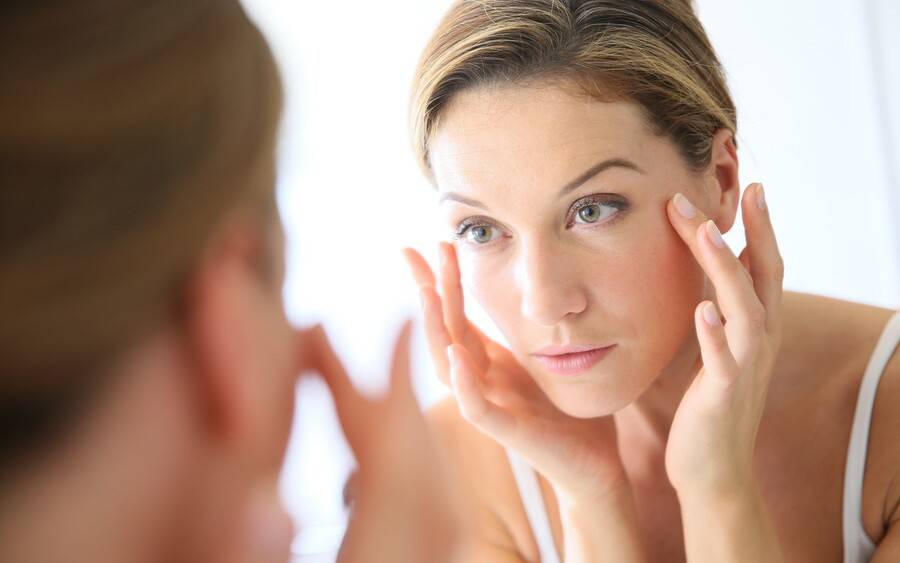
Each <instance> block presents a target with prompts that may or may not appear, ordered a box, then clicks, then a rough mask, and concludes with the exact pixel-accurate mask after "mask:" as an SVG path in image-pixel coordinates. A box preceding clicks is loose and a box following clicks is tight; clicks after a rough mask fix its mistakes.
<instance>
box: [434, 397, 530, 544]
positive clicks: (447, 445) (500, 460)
mask: <svg viewBox="0 0 900 563" xmlns="http://www.w3.org/2000/svg"><path fill="white" fill-rule="evenodd" d="M426 418H427V420H428V424H429V426H430V428H431V430H432V432H433V434H434V436H435V439H436V441H437V443H438V445H439V447H440V449H441V451H442V452H443V453H444V456H445V461H446V464H447V465H448V469H449V471H448V473H449V475H450V476H451V478H452V479H453V480H454V486H457V487H459V492H460V494H459V495H457V496H458V498H460V501H461V506H460V509H461V510H462V511H463V513H464V515H465V517H466V520H467V522H470V523H471V524H472V530H473V533H474V534H475V535H476V536H477V542H478V544H479V545H478V546H477V550H478V553H480V554H481V553H484V552H486V551H489V552H491V553H497V554H498V555H499V554H501V553H507V554H510V553H519V552H521V553H523V554H524V555H526V556H527V555H528V552H529V551H531V549H532V545H531V544H533V539H532V537H531V535H530V528H528V524H527V518H526V516H525V513H524V509H523V508H522V507H521V501H520V500H519V493H518V489H517V487H516V484H515V480H514V477H513V475H512V470H511V469H510V467H509V462H508V461H507V456H506V451H505V450H504V449H503V447H501V446H500V445H499V444H498V443H497V442H495V441H494V440H493V439H491V438H489V437H488V436H485V435H484V434H482V433H481V432H479V431H478V429H476V428H475V427H474V426H472V425H471V424H469V423H468V422H466V420H465V419H464V418H463V417H462V415H461V414H460V412H459V408H458V407H457V404H456V401H455V400H454V398H453V397H448V398H447V399H444V400H443V401H441V402H439V403H437V404H436V405H434V406H433V407H431V408H430V409H428V411H427V413H426ZM533 549H534V550H535V551H536V549H537V547H536V546H533ZM479 559H480V558H479ZM489 559H490V560H491V561H494V560H505V559H502V558H499V559H498V558H495V557H493V556H492V557H490V558H489Z"/></svg>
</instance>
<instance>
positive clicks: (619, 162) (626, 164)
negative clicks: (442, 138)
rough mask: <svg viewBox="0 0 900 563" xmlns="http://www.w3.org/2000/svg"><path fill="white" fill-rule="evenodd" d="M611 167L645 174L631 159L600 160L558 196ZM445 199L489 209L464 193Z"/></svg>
mask: <svg viewBox="0 0 900 563" xmlns="http://www.w3.org/2000/svg"><path fill="white" fill-rule="evenodd" d="M611 168H625V169H626V170H633V171H634V172H637V173H639V174H645V172H644V171H643V169H641V167H640V166H638V165H637V164H635V163H633V162H631V161H630V160H627V159H624V158H608V159H606V160H604V161H601V162H598V163H597V164H595V165H593V166H591V167H590V168H588V169H587V170H586V171H585V172H583V173H582V174H581V175H580V176H578V177H577V178H575V179H574V180H572V181H571V182H568V183H567V184H566V185H564V186H563V187H562V189H560V190H559V195H558V197H563V196H565V195H566V194H568V193H570V192H573V191H575V190H577V189H578V188H580V187H581V186H582V185H584V183H585V182H587V181H588V180H590V179H592V178H594V177H595V176H597V175H599V174H601V173H602V172H605V171H607V170H609V169H611ZM445 201H458V202H459V203H462V204H464V205H468V206H469V207H477V208H479V209H483V210H485V211H487V210H488V207H487V206H486V205H485V204H483V203H481V202H480V201H478V200H477V199H473V198H470V197H467V196H464V195H462V194H458V193H456V192H444V193H442V194H441V195H440V197H439V198H438V203H439V204H441V203H444V202H445Z"/></svg>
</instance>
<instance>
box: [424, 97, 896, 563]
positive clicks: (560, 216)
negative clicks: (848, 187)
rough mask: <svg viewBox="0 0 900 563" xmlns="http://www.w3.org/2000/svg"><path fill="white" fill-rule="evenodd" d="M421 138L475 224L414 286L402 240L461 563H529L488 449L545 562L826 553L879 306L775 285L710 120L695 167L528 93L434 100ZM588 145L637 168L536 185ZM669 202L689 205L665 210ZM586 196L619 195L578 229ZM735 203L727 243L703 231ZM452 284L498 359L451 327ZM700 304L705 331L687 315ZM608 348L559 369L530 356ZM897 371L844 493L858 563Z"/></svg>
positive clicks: (763, 212)
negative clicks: (534, 531) (850, 507)
mask: <svg viewBox="0 0 900 563" xmlns="http://www.w3.org/2000/svg"><path fill="white" fill-rule="evenodd" d="M430 147H431V148H430V162H431V164H432V167H433V172H434V177H435V181H436V184H437V187H438V190H439V193H440V197H441V199H442V204H441V205H442V208H443V209H444V211H445V214H446V219H447V226H448V231H449V232H455V231H457V230H458V225H459V223H460V222H461V221H464V220H466V219H467V218H470V217H479V219H476V220H474V221H471V223H472V224H474V225H476V227H477V226H482V227H487V230H482V231H480V233H478V234H479V235H485V236H478V237H475V238H474V239H473V238H472V236H471V235H470V236H468V237H465V236H464V237H462V238H460V239H457V240H455V241H454V246H455V248H454V247H450V246H444V247H443V248H442V249H441V257H442V265H441V267H440V268H439V269H438V273H437V275H436V276H435V275H434V274H432V273H431V269H430V267H429V266H428V265H427V263H425V262H424V260H422V259H421V256H419V255H418V254H417V253H415V252H414V251H409V252H407V257H408V259H409V260H410V263H411V265H412V269H413V273H414V275H415V277H416V279H417V281H418V283H419V286H420V288H422V289H421V291H422V298H423V299H422V301H423V305H424V310H425V318H426V328H427V331H428V334H429V337H430V344H431V350H432V356H433V357H434V358H435V362H436V365H437V367H438V371H439V373H443V374H444V375H445V376H447V379H448V381H449V382H450V383H451V385H452V388H453V391H454V398H453V399H454V400H451V401H448V402H447V403H445V404H442V405H440V406H438V407H437V408H436V409H435V410H434V411H433V412H432V413H431V419H432V422H433V424H434V426H435V428H436V429H437V431H438V433H439V435H441V436H443V438H444V443H445V446H446V449H447V451H448V452H450V455H451V456H452V459H453V460H454V462H455V463H454V467H455V471H456V474H455V478H456V479H458V480H459V482H461V483H463V485H464V486H465V487H466V488H467V492H468V494H467V496H466V498H467V502H468V506H467V510H468V511H469V512H468V515H469V517H470V521H472V522H473V523H476V524H477V525H475V526H473V530H476V531H474V532H473V533H472V536H471V537H472V539H471V541H470V543H471V545H470V546H469V550H470V555H469V559H466V560H484V561H522V560H534V559H536V558H537V553H536V546H535V544H534V540H533V538H532V537H531V534H530V531H529V528H528V524H527V520H526V519H525V516H524V512H523V510H522V508H521V504H520V501H519V500H518V498H517V497H518V494H517V492H516V489H515V485H514V483H513V482H512V476H511V474H510V472H509V468H508V464H507V462H506V457H505V454H504V452H503V450H502V447H501V446H500V445H501V444H502V445H505V446H508V447H512V448H513V449H515V450H517V451H518V452H519V453H520V454H521V455H523V456H524V457H525V458H526V459H527V460H528V461H529V462H531V464H532V465H533V466H534V467H535V468H536V469H537V470H538V471H539V472H540V473H541V475H542V478H541V479H542V484H543V489H544V495H545V500H546V502H547V505H548V508H549V513H550V517H551V524H552V527H553V528H554V532H555V536H556V543H557V546H558V547H559V549H560V551H561V552H563V553H564V554H565V556H566V557H565V560H567V561H577V560H590V559H591V557H594V558H599V557H601V556H603V557H612V560H617V561H679V560H681V561H683V560H688V561H700V560H704V558H707V557H713V560H716V561H745V560H746V561H749V560H767V561H779V560H785V561H788V560H789V561H840V560H841V557H842V555H841V533H840V531H841V520H840V518H841V494H842V489H841V486H842V477H843V469H844V467H843V463H844V459H845V455H846V444H847V439H848V436H849V428H850V422H851V418H852V413H853V409H854V407H855V397H856V390H857V387H858V384H859V380H860V377H861V376H862V373H863V370H864V368H865V365H866V363H867V361H868V357H869V354H871V350H872V347H873V346H874V343H875V341H876V340H877V338H878V336H879V335H880V332H881V329H882V328H883V327H884V323H885V322H886V321H887V319H888V318H889V316H890V314H891V311H888V310H885V309H880V308H875V307H867V306H863V305H858V304H852V303H846V302H840V301H836V300H830V299H825V298H819V297H813V296H808V295H802V294H796V293H783V292H782V290H781V280H782V278H783V264H782V262H781V258H780V255H779V253H778V250H777V242H776V239H775V235H774V232H772V229H771V223H770V221H769V219H768V213H769V210H768V207H767V206H766V205H763V206H760V205H759V203H758V202H759V199H760V197H762V199H763V201H764V195H762V196H761V195H760V194H762V193H763V190H762V188H761V186H758V185H753V186H751V187H750V188H748V189H747V190H746V191H745V193H744V195H743V198H741V197H740V187H739V185H738V159H737V154H736V151H735V149H734V145H733V142H732V138H731V134H730V133H729V132H727V131H720V132H718V133H717V134H716V135H715V137H714V138H713V147H712V154H711V159H710V163H709V165H708V166H706V167H705V168H704V169H703V170H699V171H696V170H692V169H691V168H689V167H688V166H687V165H686V164H685V162H684V161H683V160H682V159H681V158H680V156H679V154H678V151H677V149H676V147H675V146H674V144H673V143H672V142H671V141H670V140H668V139H666V138H664V137H660V136H657V135H655V134H654V133H653V132H652V131H651V130H650V129H649V128H648V126H647V124H646V121H645V120H644V118H643V116H642V115H641V113H640V112H639V111H638V110H637V108H636V107H635V106H634V105H632V104H629V103H627V102H618V103H603V102H597V101H594V100H590V99H587V98H586V97H585V96H581V95H577V94H576V93H575V92H574V91H573V90H572V88H571V87H569V86H568V85H566V84H564V83H543V84H529V85H518V86H503V87H491V88H479V89H474V90H469V91H466V92H463V93H461V94H458V95H457V96H456V97H455V98H454V99H453V100H452V101H451V102H450V104H449V106H448V107H447V108H446V109H445V110H444V113H443V114H442V116H441V121H440V125H439V127H438V129H437V130H436V132H435V133H434V136H433V139H432V143H431V145H430ZM611 158H616V159H626V160H628V161H629V162H631V163H634V164H635V165H637V167H638V168H639V169H640V170H641V171H642V172H635V171H634V170H631V169H627V168H623V167H611V168H608V169H607V170H605V171H603V172H601V173H599V174H596V175H594V176H592V177H590V178H589V179H587V180H586V181H585V182H583V184H580V185H579V187H577V188H576V189H574V190H573V191H570V192H568V193H566V194H565V195H563V196H561V195H560V188H561V187H563V186H566V185H567V184H570V183H571V182H572V180H573V179H575V178H578V177H579V176H580V175H582V173H583V172H584V171H586V170H589V169H591V168H592V167H593V166H594V165H595V164H596V163H598V162H601V161H604V160H606V159H611ZM451 193H452V194H453V195H451ZM678 193H680V194H683V196H685V197H686V198H687V200H689V201H690V202H691V203H692V204H693V208H694V214H693V215H692V216H691V217H689V218H688V217H684V216H682V215H681V214H679V213H678V211H677V209H676V207H675V205H674V202H673V198H674V196H675V195H676V194H678ZM591 194H614V197H615V198H619V199H618V201H622V200H625V201H627V202H628V206H627V207H622V208H620V209H616V208H613V207H605V206H601V207H600V208H597V209H596V211H597V212H598V213H599V214H600V215H599V216H600V217H603V219H602V220H601V221H598V222H597V223H593V224H580V223H578V222H575V223H573V222H572V221H570V220H568V219H567V218H568V217H569V216H570V212H569V210H570V209H571V206H572V205H573V204H576V205H577V203H578V201H579V200H580V199H582V198H584V197H586V196H590V195H591ZM604 197H613V196H604ZM590 201H596V200H590ZM738 205H740V206H741V208H742V217H743V221H744V224H745V227H746V232H747V236H748V241H747V247H746V249H745V250H744V252H742V253H741V255H740V257H738V256H735V255H734V254H732V253H731V251H730V249H727V248H719V247H717V246H716V245H714V244H712V241H713V240H714V239H715V231H716V230H718V231H722V232H725V231H728V230H729V229H730V228H731V226H732V225H733V224H734V221H735V218H736V215H737V208H738ZM707 219H710V220H712V222H713V224H714V225H715V226H716V227H715V228H713V227H711V226H710V225H708V224H707V222H706V220H707ZM473 228H474V227H472V226H470V232H471V230H472V229H473ZM479 239H480V240H488V241H490V242H488V243H487V244H477V243H478V241H479ZM462 286H464V287H465V288H466V290H467V293H468V294H469V295H470V296H471V297H473V298H474V299H475V300H476V301H478V303H479V304H480V305H481V306H482V307H483V308H484V310H485V311H486V312H487V313H488V315H489V316H490V317H491V319H492V320H493V321H494V322H495V323H496V325H497V326H498V327H499V329H500V330H501V332H502V333H503V335H504V337H505V339H506V340H507V341H508V343H509V346H510V347H509V349H508V350H506V349H504V348H503V347H501V346H499V345H497V344H495V343H492V342H490V341H488V340H487V339H486V338H485V337H484V336H483V335H481V334H480V333H479V332H478V331H477V329H476V328H475V327H474V326H473V325H471V323H469V322H468V321H467V320H466V319H465V314H464V312H463V309H462V301H463V296H462V290H461V287H462ZM707 307H714V309H712V310H711V311H714V312H715V313H717V314H716V315H714V317H719V318H720V320H721V319H724V325H723V324H715V323H713V324H710V323H708V322H706V321H705V317H704V315H703V313H704V311H705V310H706V308H707ZM850 327H852V330H849V328H850ZM609 343H615V344H616V346H615V348H614V349H613V351H612V352H611V353H610V354H609V355H607V356H606V357H605V358H604V359H603V360H602V361H601V362H600V363H598V364H597V365H596V366H594V367H593V368H592V369H591V370H589V371H588V372H587V373H585V374H582V375H579V376H577V377H562V376H559V375H556V374H552V373H549V372H548V371H547V370H545V369H544V368H543V366H542V365H541V364H540V363H539V362H536V361H535V358H534V356H533V354H534V352H535V351H537V350H539V349H540V348H541V347H543V346H547V345H550V344H590V345H600V346H602V345H607V344H609ZM448 346H449V348H448ZM898 380H900V361H898V360H897V359H895V360H894V361H892V363H891V364H890V366H889V367H888V371H887V372H886V374H885V376H884V379H883V382H882V385H881V387H880V390H879V394H878V400H877V402H876V406H875V412H874V418H873V425H872V441H871V443H870V449H869V461H868V465H867V472H866V478H865V487H864V498H863V501H864V503H863V514H862V519H863V522H864V525H865V529H866V531H867V532H868V533H869V535H870V536H871V537H872V539H873V540H875V541H876V542H880V543H881V546H880V548H879V551H878V554H877V555H876V558H875V561H887V560H891V559H892V558H896V557H897V555H898V552H897V551H896V549H897V547H896V546H892V544H896V543H897V542H898V540H897V539H896V538H894V536H896V535H897V532H896V531H895V532H894V533H893V535H890V529H891V525H892V523H893V522H894V521H896V520H897V519H898V516H900V515H898V513H897V512H896V507H897V505H898V501H900V497H898V491H897V489H896V488H895V487H893V486H892V485H891V483H892V482H893V479H894V477H895V476H896V474H897V468H898V467H900V448H898V447H897V446H896V445H895V444H894V443H893V442H891V441H890V439H889V438H887V436H888V435H889V433H890V431H891V430H896V429H897V428H898V423H900V417H898V416H897V415H896V414H894V413H893V412H891V410H892V409H890V407H887V408H885V406H884V405H885V404H887V405H889V404H890V401H892V400H894V401H896V400H897V399H900V381H898ZM812 420H815V422H816V425H817V428H818V429H817V431H816V438H817V439H816V441H815V446H814V447H810V445H809V440H808V438H809V435H810V433H811V432H812V430H811V421H812ZM801 445H802V447H801ZM585 499H587V500H585ZM604 522H605V523H606V524H603V523H604ZM586 523H587V524H586ZM616 526H618V528H617V529H616ZM604 527H605V528H606V531H604V530H603V528H604ZM604 533H606V537H604ZM611 546H615V548H617V549H620V552H619V553H617V555H616V556H612V555H610V553H611V552H610V549H612V548H611ZM892 550H894V551H892ZM735 554H737V555H735ZM892 556H893V557H892Z"/></svg>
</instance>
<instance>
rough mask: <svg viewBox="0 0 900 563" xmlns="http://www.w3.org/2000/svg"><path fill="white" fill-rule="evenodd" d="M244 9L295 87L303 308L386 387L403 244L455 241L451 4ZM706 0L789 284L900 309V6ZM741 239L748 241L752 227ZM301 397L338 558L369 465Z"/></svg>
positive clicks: (314, 393)
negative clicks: (430, 130) (446, 171)
mask: <svg viewBox="0 0 900 563" xmlns="http://www.w3.org/2000/svg"><path fill="white" fill-rule="evenodd" d="M244 2H245V5H246V7H247V9H248V10H249V12H250V13H251V16H252V17H254V19H255V20H256V21H257V22H258V24H259V25H260V26H261V27H262V29H263V31H264V32H265V33H266V35H267V36H268V38H269V41H270V42H271V44H272V46H273V49H274V50H275V54H276V57H277V58H278V59H279V61H280V64H281V69H282V73H283V76H284V80H285V86H286V90H287V106H286V113H285V118H284V122H283V129H282V144H281V154H280V179H279V190H280V192H279V197H280V204H281V209H282V214H283V217H284V220H285V223H286V228H287V231H288V238H289V249H288V269H289V273H288V280H287V284H286V287H285V297H286V302H287V305H288V310H289V314H290V316H291V319H292V320H293V321H294V322H295V323H298V324H305V323H309V322H313V321H322V322H323V323H324V325H325V327H326V329H327V330H328V332H329V333H330V334H331V335H332V336H333V339H334V342H335V345H336V347H337V348H338V350H339V351H340V352H341V354H342V356H343V357H344V358H345V360H346V363H347V365H348V367H349V369H350V370H351V372H352V373H353V374H354V376H355V377H356V378H357V379H356V381H357V384H358V385H359V386H360V387H362V388H364V389H365V390H367V391H369V392H372V393H377V392H378V390H379V389H380V388H381V386H382V385H383V384H384V376H385V373H386V371H387V362H388V351H389V348H390V343H391V342H392V340H393V337H394V334H395V331H396V329H397V327H398V326H399V324H400V322H401V320H402V319H403V318H404V317H407V316H410V315H417V314H418V312H417V306H418V305H417V304H418V296H417V292H416V290H415V287H414V285H413V283H412V281H411V280H410V278H409V276H408V273H407V271H406V269H405V265H404V263H403V261H402V257H401V255H400V248H402V247H403V246H414V247H417V248H419V249H420V250H424V251H425V252H426V255H428V256H430V257H433V256H434V255H435V252H434V250H435V246H436V241H437V240H439V239H440V238H442V237H445V236H446V233H445V232H444V231H443V229H441V227H440V225H441V223H440V222H439V221H438V220H437V214H436V206H435V204H434V194H433V191H432V188H431V187H430V186H429V185H428V183H427V182H426V181H425V180H424V178H423V177H422V176H421V175H420V174H419V171H418V169H417V167H416V164H415V161H414V159H413V156H412V152H411V150H410V149H409V143H408V137H407V132H406V123H407V121H406V109H407V101H408V93H409V86H410V82H411V79H412V74H413V70H414V67H415V64H416V62H417V59H418V56H419V52H420V51H421V49H422V47H423V46H424V44H425V42H426V41H427V39H428V37H429V35H430V34H431V31H432V30H433V28H434V27H435V25H436V24H437V22H438V20H439V18H440V17H441V15H442V13H443V12H444V10H445V9H446V8H447V7H448V6H449V4H450V2H449V0H393V1H391V2H370V1H365V0H355V1H344V2H283V1H279V0H244ZM695 5H696V7H697V10H698V13H699V15H700V19H701V20H702V22H703V23H704V25H705V26H706V29H707V32H708V33H709V35H710V37H711V39H712V42H713V44H714V45H715V47H716V49H717V51H718V53H719V55H720V57H721V59H722V62H723V64H724V66H725V69H726V71H727V74H728V77H729V83H730V86H731V88H732V92H733V94H734V96H735V101H736V104H737V108H738V116H739V126H738V135H739V136H738V140H739V143H740V151H739V153H740V158H741V169H742V171H741V176H742V185H745V186H746V184H748V183H749V182H752V181H757V180H759V181H763V182H764V183H765V184H766V188H767V197H768V200H769V204H770V208H771V210H772V215H773V219H774V222H775V225H776V230H777V233H778V235H779V241H780V244H781V250H782V254H783V255H784V258H785V261H786V264H787V273H786V279H785V286H786V288H787V289H791V290H797V291H805V292H811V293H816V294H823V295H829V296H833V297H838V298H845V299H850V300H855V301H861V302H865V303H871V304H876V305H881V306H886V307H891V308H898V307H900V34H897V33H896V30H897V29H900V2H895V1H893V0H793V1H792V2H782V1H781V0H754V1H753V2H749V1H737V0H729V1H723V0H699V1H697V2H695ZM889 30H893V33H889ZM726 238H727V239H728V240H729V242H730V243H731V245H732V247H733V248H736V249H738V250H739V249H740V248H742V247H743V242H744V239H743V232H741V230H740V228H738V229H736V230H734V231H732V232H731V233H729V234H728V235H727V236H726ZM472 313H473V315H474V317H475V318H476V320H477V321H478V322H479V324H482V326H485V328H486V329H487V330H488V331H489V332H490V333H493V330H492V328H491V327H490V326H487V325H486V320H485V318H484V315H483V314H481V313H479V312H478V311H477V310H473V311H472ZM415 344H416V346H415V353H414V372H415V385H416V390H417V393H418V396H419V399H420V401H421V403H422V405H423V407H426V408H427V407H428V406H429V405H431V404H433V403H434V402H436V401H438V400H440V399H441V398H442V397H444V396H446V390H445V389H444V388H443V387H442V385H441V384H440V383H439V382H437V380H436V378H435V376H434V374H433V372H432V370H431V366H430V364H429V361H428V358H427V356H426V352H425V349H424V346H423V338H422V337H421V335H420V337H419V338H418V340H417V342H416V343H415ZM297 393H298V407H297V416H296V419H295V426H294V432H293V437H292V442H291V447H290V449H289V452H288V459H287V464H286V466H285V470H284V475H283V494H284V498H285V502H286V504H287V505H288V507H289V508H290V510H291V512H292V513H293V514H294V515H295V516H296V518H297V521H298V524H299V526H300V527H301V530H302V531H301V533H300V536H299V537H298V540H297V542H296V543H295V552H296V554H297V561H329V560H331V559H333V550H334V548H335V547H336V545H337V542H338V541H339V538H340V535H341V530H342V526H343V522H344V519H345V514H344V509H343V507H342V504H341V488H342V486H343V483H344V480H345V479H346V477H347V475H348V473H349V471H350V470H351V468H352V465H353V459H352V456H351V455H350V453H349V449H348V448H347V446H346V444H345V443H344V441H343V438H342V437H341V435H340V432H339V427H338V425H337V421H336V419H335V416H334V413H333V409H332V404H331V400H330V398H329V396H328V394H327V392H326V391H325V388H324V385H322V384H321V383H320V382H318V381H316V380H313V379H307V380H304V381H301V382H300V383H299V385H298V388H297ZM300 459H302V460H304V463H302V464H301V463H299V460H300Z"/></svg>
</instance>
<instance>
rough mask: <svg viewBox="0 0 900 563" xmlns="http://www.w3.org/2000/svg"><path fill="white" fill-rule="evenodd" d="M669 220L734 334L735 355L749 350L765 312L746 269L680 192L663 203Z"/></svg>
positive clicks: (708, 222)
mask: <svg viewBox="0 0 900 563" xmlns="http://www.w3.org/2000/svg"><path fill="white" fill-rule="evenodd" d="M667 211H668V214H669V220H670V221H671V222H672V225H673V226H674V227H675V230H676V232H678V234H679V236H681V238H682V240H684V241H685V243H686V244H687V246H688V248H690V250H691V252H692V253H693V255H694V257H695V258H696V259H697V262H698V263H699V264H700V266H701V267H702V268H703V270H704V271H705V272H706V275H707V276H708V277H709V279H710V281H711V282H712V284H713V285H714V286H715V289H716V296H717V299H718V302H719V306H720V307H721V311H722V313H723V314H724V316H725V319H726V321H727V323H726V325H727V327H728V328H727V331H728V333H729V335H731V334H733V335H734V336H736V337H737V339H736V340H735V342H733V344H734V345H735V346H736V347H738V348H739V350H738V349H736V350H735V352H736V353H738V355H739V356H741V357H742V356H743V355H744V353H745V352H749V351H750V350H752V347H753V344H754V343H755V342H756V341H757V340H758V339H759V338H760V337H761V336H762V333H763V331H764V330H765V321H766V311H765V308H764V307H763V306H762V303H761V302H760V301H759V299H758V297H757V296H756V290H755V289H754V287H753V284H752V283H751V279H750V277H749V276H747V274H746V270H745V269H744V266H743V265H742V264H741V262H740V261H739V260H738V259H737V257H736V256H735V255H734V253H733V252H732V251H731V249H730V248H728V245H727V244H725V241H724V239H723V238H722V234H721V233H720V232H719V229H718V227H717V226H716V224H715V223H714V222H713V221H710V220H707V219H706V216H705V215H703V213H701V212H700V211H699V210H698V209H696V208H695V207H694V206H693V205H692V204H691V203H690V201H688V199H687V198H686V197H684V196H683V195H682V194H677V195H676V196H675V197H674V198H672V200H670V201H669V204H668V206H667Z"/></svg>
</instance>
